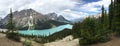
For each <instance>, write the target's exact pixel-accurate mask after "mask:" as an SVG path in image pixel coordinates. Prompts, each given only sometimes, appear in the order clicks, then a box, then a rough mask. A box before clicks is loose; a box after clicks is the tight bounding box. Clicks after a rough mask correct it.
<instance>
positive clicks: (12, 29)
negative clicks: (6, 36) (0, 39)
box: [7, 9, 14, 32]
mask: <svg viewBox="0 0 120 46" xmlns="http://www.w3.org/2000/svg"><path fill="white" fill-rule="evenodd" d="M7 29H8V32H13V31H14V24H13V14H12V9H10V14H9V18H8V23H7Z"/></svg>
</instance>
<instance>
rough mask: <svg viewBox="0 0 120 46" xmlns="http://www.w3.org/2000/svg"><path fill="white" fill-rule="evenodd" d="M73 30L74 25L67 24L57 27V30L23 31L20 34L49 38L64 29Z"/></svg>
mask: <svg viewBox="0 0 120 46" xmlns="http://www.w3.org/2000/svg"><path fill="white" fill-rule="evenodd" d="M66 28H67V29H72V25H70V24H66V25H61V26H58V27H55V28H51V29H44V30H21V31H18V33H20V34H24V35H37V36H39V35H41V36H43V35H46V36H49V35H51V34H53V33H55V32H58V31H62V30H64V29H66Z"/></svg>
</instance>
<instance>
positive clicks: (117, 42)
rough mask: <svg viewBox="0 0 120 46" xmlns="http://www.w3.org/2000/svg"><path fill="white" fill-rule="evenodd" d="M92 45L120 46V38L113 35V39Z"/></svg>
mask: <svg viewBox="0 0 120 46" xmlns="http://www.w3.org/2000/svg"><path fill="white" fill-rule="evenodd" d="M92 46H120V38H118V37H112V40H111V41H109V42H106V43H99V44H95V45H92Z"/></svg>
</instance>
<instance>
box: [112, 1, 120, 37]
mask: <svg viewBox="0 0 120 46" xmlns="http://www.w3.org/2000/svg"><path fill="white" fill-rule="evenodd" d="M119 18H120V1H119V0H114V16H113V30H114V31H115V32H116V34H117V35H118V36H120V19H119Z"/></svg>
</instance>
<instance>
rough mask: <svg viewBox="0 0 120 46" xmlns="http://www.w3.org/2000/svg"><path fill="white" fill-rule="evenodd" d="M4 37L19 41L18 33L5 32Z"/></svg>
mask: <svg viewBox="0 0 120 46" xmlns="http://www.w3.org/2000/svg"><path fill="white" fill-rule="evenodd" d="M6 37H7V38H9V39H11V40H14V41H17V42H20V36H19V34H18V33H14V32H11V33H7V35H6Z"/></svg>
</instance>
